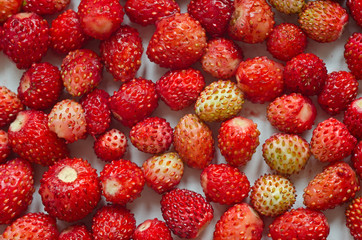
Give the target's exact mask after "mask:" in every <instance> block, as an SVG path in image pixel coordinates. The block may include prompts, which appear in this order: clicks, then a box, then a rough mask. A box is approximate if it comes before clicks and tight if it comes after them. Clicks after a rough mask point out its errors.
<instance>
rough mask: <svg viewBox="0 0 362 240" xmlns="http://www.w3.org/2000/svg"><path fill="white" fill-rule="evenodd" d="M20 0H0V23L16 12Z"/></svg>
mask: <svg viewBox="0 0 362 240" xmlns="http://www.w3.org/2000/svg"><path fill="white" fill-rule="evenodd" d="M22 3H23V1H22V0H6V1H1V2H0V9H1V12H0V23H4V22H5V21H6V20H7V19H8V18H9V17H11V16H12V15H14V14H17V13H18V12H19V11H20V9H21V5H22Z"/></svg>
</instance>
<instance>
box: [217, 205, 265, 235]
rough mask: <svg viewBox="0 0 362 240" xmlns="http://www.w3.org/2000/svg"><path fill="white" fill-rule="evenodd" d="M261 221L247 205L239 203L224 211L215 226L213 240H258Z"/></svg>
mask: <svg viewBox="0 0 362 240" xmlns="http://www.w3.org/2000/svg"><path fill="white" fill-rule="evenodd" d="M263 228H264V222H263V219H262V218H261V217H260V216H259V214H258V213H257V212H256V211H255V210H254V209H253V208H252V207H251V206H250V205H249V204H247V203H239V204H235V205H234V206H232V207H230V208H229V209H228V210H227V211H225V212H224V213H223V214H222V216H221V217H220V219H219V220H218V221H217V223H216V225H215V231H214V238H213V239H214V240H229V239H250V240H260V239H261V238H262V233H263Z"/></svg>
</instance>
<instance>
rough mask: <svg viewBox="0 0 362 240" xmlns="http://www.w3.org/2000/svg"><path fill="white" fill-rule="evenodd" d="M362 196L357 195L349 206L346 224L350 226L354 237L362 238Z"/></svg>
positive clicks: (357, 239) (358, 239)
mask: <svg viewBox="0 0 362 240" xmlns="http://www.w3.org/2000/svg"><path fill="white" fill-rule="evenodd" d="M361 213H362V197H357V198H355V199H353V200H352V202H351V203H350V204H349V205H348V206H347V209H346V212H345V215H346V226H347V227H348V229H349V231H350V233H351V235H352V236H353V239H356V240H361V239H362V235H361V226H362V214H361Z"/></svg>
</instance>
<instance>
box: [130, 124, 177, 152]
mask: <svg viewBox="0 0 362 240" xmlns="http://www.w3.org/2000/svg"><path fill="white" fill-rule="evenodd" d="M129 137H130V139H131V142H132V144H133V146H135V147H136V148H137V149H138V150H140V151H142V152H145V153H151V154H159V153H163V152H165V151H167V150H168V149H169V148H170V146H171V144H172V141H173V129H172V127H171V126H170V123H169V122H167V121H166V119H164V118H159V117H149V118H146V119H145V120H143V121H141V122H138V123H137V124H136V125H134V126H133V127H132V129H131V132H130V133H129Z"/></svg>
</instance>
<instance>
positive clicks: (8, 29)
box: [2, 12, 50, 69]
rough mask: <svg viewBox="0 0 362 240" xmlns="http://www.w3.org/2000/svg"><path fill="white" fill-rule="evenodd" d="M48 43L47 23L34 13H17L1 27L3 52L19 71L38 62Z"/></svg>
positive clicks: (46, 49)
mask: <svg viewBox="0 0 362 240" xmlns="http://www.w3.org/2000/svg"><path fill="white" fill-rule="evenodd" d="M49 43H50V38H49V26H48V22H47V21H46V20H45V19H44V18H42V17H40V16H39V15H37V14H36V13H24V12H23V13H18V14H15V15H13V16H11V17H10V18H9V19H8V20H7V21H6V22H5V23H4V26H3V39H2V45H3V51H4V53H5V54H6V55H7V56H8V57H9V58H10V59H11V60H12V61H13V62H14V63H15V64H16V67H17V68H19V69H27V68H29V67H30V66H31V64H33V63H34V62H40V60H41V59H42V58H43V56H44V55H45V54H46V52H47V51H48V46H49Z"/></svg>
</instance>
